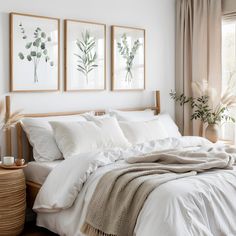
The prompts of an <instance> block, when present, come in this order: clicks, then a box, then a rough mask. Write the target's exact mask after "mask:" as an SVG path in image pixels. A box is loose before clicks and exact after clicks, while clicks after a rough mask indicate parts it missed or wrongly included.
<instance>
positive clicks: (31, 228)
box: [21, 222, 57, 236]
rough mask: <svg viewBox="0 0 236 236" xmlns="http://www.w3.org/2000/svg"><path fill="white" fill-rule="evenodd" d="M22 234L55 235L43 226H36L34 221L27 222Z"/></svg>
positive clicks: (29, 235)
mask: <svg viewBox="0 0 236 236" xmlns="http://www.w3.org/2000/svg"><path fill="white" fill-rule="evenodd" d="M21 235H22V236H57V234H54V233H52V232H50V231H48V230H46V229H44V228H40V227H37V226H36V225H35V223H34V222H31V223H27V224H26V225H25V229H24V231H23V232H22V234H21Z"/></svg>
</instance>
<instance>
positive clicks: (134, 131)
mask: <svg viewBox="0 0 236 236" xmlns="http://www.w3.org/2000/svg"><path fill="white" fill-rule="evenodd" d="M119 125H120V127H121V129H122V131H123V133H124V135H125V137H126V138H127V139H128V141H129V142H130V143H131V144H139V143H144V142H147V141H151V140H157V139H164V138H168V133H167V132H166V130H165V128H164V126H163V125H162V123H161V122H160V121H159V120H157V119H156V120H150V121H139V122H132V121H121V122H119Z"/></svg>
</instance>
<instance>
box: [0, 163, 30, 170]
mask: <svg viewBox="0 0 236 236" xmlns="http://www.w3.org/2000/svg"><path fill="white" fill-rule="evenodd" d="M26 166H27V164H25V165H22V166H17V165H11V166H8V165H3V164H0V167H2V168H3V169H9V170H15V169H23V168H24V167H26Z"/></svg>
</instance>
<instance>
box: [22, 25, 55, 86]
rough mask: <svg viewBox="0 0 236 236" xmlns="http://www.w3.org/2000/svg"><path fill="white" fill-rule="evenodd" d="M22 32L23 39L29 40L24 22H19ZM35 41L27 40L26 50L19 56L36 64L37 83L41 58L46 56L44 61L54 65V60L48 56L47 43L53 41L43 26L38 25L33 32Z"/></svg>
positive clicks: (35, 77)
mask: <svg viewBox="0 0 236 236" xmlns="http://www.w3.org/2000/svg"><path fill="white" fill-rule="evenodd" d="M19 27H20V32H21V34H22V39H23V40H27V39H28V36H27V35H26V31H25V28H24V27H23V24H22V23H20V24H19ZM33 38H34V39H33V41H32V42H29V41H28V42H26V44H25V49H26V51H25V52H24V53H23V52H19V53H18V56H19V58H20V60H25V59H26V61H28V62H31V63H33V66H34V82H35V83H37V82H38V81H39V80H38V66H39V64H40V62H41V59H42V58H44V62H45V63H47V62H49V65H50V66H54V62H53V61H50V58H49V56H48V50H47V45H48V43H49V42H51V41H52V39H51V37H47V34H46V33H45V32H43V31H42V29H41V28H39V27H37V28H36V29H35V31H34V34H33Z"/></svg>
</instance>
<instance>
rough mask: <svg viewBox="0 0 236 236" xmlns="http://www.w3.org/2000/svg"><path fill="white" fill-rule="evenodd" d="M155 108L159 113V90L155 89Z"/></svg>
mask: <svg viewBox="0 0 236 236" xmlns="http://www.w3.org/2000/svg"><path fill="white" fill-rule="evenodd" d="M155 100H156V110H157V114H159V113H160V112H161V99H160V91H159V90H157V91H156V97H155Z"/></svg>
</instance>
